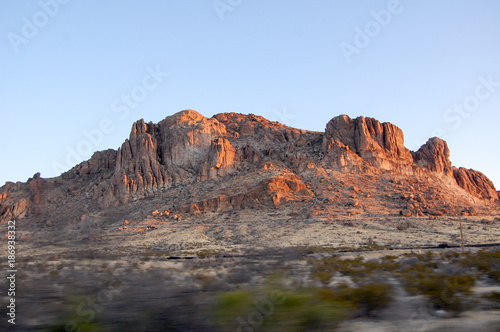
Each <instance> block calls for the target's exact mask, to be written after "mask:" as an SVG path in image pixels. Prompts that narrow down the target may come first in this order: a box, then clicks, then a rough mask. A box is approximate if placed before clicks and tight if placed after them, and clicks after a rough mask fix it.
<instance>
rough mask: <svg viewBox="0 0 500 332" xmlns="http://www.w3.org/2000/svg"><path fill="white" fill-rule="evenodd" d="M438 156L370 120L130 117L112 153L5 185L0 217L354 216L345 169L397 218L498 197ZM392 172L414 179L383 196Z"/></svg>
mask: <svg viewBox="0 0 500 332" xmlns="http://www.w3.org/2000/svg"><path fill="white" fill-rule="evenodd" d="M449 154H450V152H449V149H448V146H447V144H446V142H445V141H443V140H441V139H439V138H431V139H430V140H429V141H428V142H427V143H426V144H425V145H423V146H422V147H421V148H420V149H419V150H418V151H416V152H411V151H409V150H408V149H407V148H406V147H405V146H404V136H403V132H402V130H401V129H400V128H398V127H396V126H395V125H393V124H390V123H381V122H379V121H377V120H375V119H372V118H365V117H358V118H356V119H351V118H349V117H348V116H347V115H341V116H337V117H335V118H333V119H332V120H330V121H329V122H328V124H327V126H326V130H325V132H324V133H321V132H312V131H306V130H300V129H295V128H291V127H288V126H285V125H282V124H279V123H277V122H273V121H269V120H267V119H265V118H263V117H260V116H256V115H253V114H250V115H244V114H237V113H222V114H217V115H215V116H213V117H212V118H206V117H204V116H203V115H201V114H199V113H198V112H196V111H193V110H185V111H182V112H179V113H176V114H174V115H172V116H169V117H167V118H165V119H164V120H162V121H160V122H159V123H152V122H149V123H147V122H145V121H144V120H139V121H137V122H135V123H134V124H133V126H132V130H131V132H130V136H129V138H128V139H126V140H125V142H124V143H123V144H122V145H121V147H120V148H118V150H112V149H108V150H105V151H99V152H96V153H94V155H93V156H92V158H90V159H89V160H87V161H84V162H82V163H80V164H79V165H76V166H75V167H74V168H73V169H71V170H70V171H68V172H66V173H64V174H62V175H61V176H59V177H57V178H53V179H43V178H41V177H40V174H35V176H34V177H33V178H31V179H29V180H28V182H27V183H15V184H14V183H7V184H6V185H5V186H3V187H1V188H0V222H3V221H5V220H10V219H25V218H28V219H30V220H35V221H36V220H42V219H43V220H50V221H51V223H50V224H51V225H52V224H54V223H53V221H57V220H59V222H65V223H71V222H73V220H80V219H81V216H82V215H90V214H92V213H98V212H99V211H104V210H113V209H118V208H120V207H123V206H127V205H128V204H133V203H134V202H136V201H139V200H144V201H143V202H151V204H153V202H154V204H156V205H158V204H160V205H165V208H177V209H178V210H179V211H183V212H187V213H203V212H218V211H228V210H234V209H266V208H269V209H270V208H280V207H281V206H284V205H287V204H294V205H297V206H302V207H303V208H304V209H306V206H309V205H310V204H313V205H314V204H316V205H314V209H313V210H314V211H315V212H314V214H318V213H322V212H321V211H323V210H325V208H324V207H325V206H326V205H329V204H332V205H333V206H338V207H342V208H343V209H345V207H346V206H348V207H349V208H353V209H356V211H353V212H349V215H350V214H351V213H361V212H360V211H362V210H363V209H365V207H364V206H363V202H362V201H361V200H360V199H359V197H358V198H357V195H358V191H359V190H355V193H354V194H350V195H346V194H342V193H341V192H342V190H346V189H345V188H344V187H342V183H343V181H342V180H337V179H338V178H339V177H340V178H342V177H344V175H345V174H349V177H351V178H350V179H351V180H350V181H354V182H356V181H359V183H362V185H365V184H366V185H367V186H368V184H370V186H372V187H373V188H377V192H380V196H381V197H387V198H389V199H390V200H395V201H397V202H398V201H399V200H400V199H402V198H401V197H403V199H404V202H402V203H394V204H395V206H394V208H395V209H397V213H399V211H402V209H407V210H409V211H412V213H413V214H415V215H424V214H425V211H433V210H435V209H436V208H437V207H436V206H434V205H435V204H434V203H433V204H431V203H430V202H426V201H424V200H418V198H419V197H421V195H422V194H424V193H425V194H428V195H430V196H429V197H431V200H432V201H439V202H440V203H439V204H441V205H442V208H441V210H440V211H454V209H452V208H451V207H452V206H453V205H456V206H460V205H464V204H468V202H470V201H473V199H472V198H471V197H474V198H479V199H481V201H480V202H483V203H480V204H490V203H491V202H492V201H498V200H499V196H498V192H497V191H496V189H495V187H494V186H493V183H492V182H491V181H490V180H488V178H487V177H486V176H485V175H483V174H482V173H480V172H477V171H474V170H467V169H464V168H454V167H452V165H451V162H450V160H449ZM381 174H383V177H384V179H385V180H381V178H380V177H381V176H382V175H381ZM399 176H402V177H406V178H411V179H412V181H413V182H412V183H413V184H410V183H406V184H405V186H406V187H405V188H406V189H405V190H410V191H411V192H412V193H411V195H410V194H407V193H401V194H400V193H397V194H395V193H394V192H393V190H396V189H397V190H399V189H398V188H399V187H398V186H397V185H396V184H395V183H399V182H400V181H395V180H394V181H393V178H395V177H399ZM387 183H394V185H389V184H387ZM358 185H359V184H358ZM336 186H339V187H336ZM439 186H441V189H439ZM353 187H355V186H353ZM341 188H344V189H341ZM385 192H387V194H383V193H385ZM441 192H443V193H445V192H446V193H447V194H443V193H441ZM373 193H375V192H373ZM373 193H372V194H373ZM370 196H371V195H366V198H367V199H368V198H370ZM345 199H350V200H355V201H356V202H358V204H355V205H354V204H348V202H347V203H346V201H345ZM371 200H372V198H371V199H370V200H369V201H371ZM374 204H375V205H376V206H379V207H380V208H379V209H378V210H377V211H379V210H384V211H385V209H387V208H388V206H389V205H390V204H389V203H387V202H384V201H383V200H381V199H380V198H379V200H378V201H376V203H374ZM377 204H378V205H377ZM391 204H392V203H391ZM478 204H479V203H478ZM321 206H323V208H322V207H321ZM113 211H114V210H113ZM405 215H407V213H405ZM44 225H46V223H45V222H44Z"/></svg>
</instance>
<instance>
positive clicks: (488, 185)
mask: <svg viewBox="0 0 500 332" xmlns="http://www.w3.org/2000/svg"><path fill="white" fill-rule="evenodd" d="M453 177H454V178H455V180H456V181H457V183H458V185H459V186H460V187H462V188H464V189H465V190H466V191H467V192H469V193H471V194H472V195H474V196H476V197H479V198H484V199H488V200H492V201H494V200H499V199H500V196H499V195H498V192H497V191H496V189H495V186H494V185H493V182H491V181H490V179H488V178H487V177H486V176H485V175H484V174H483V173H481V172H479V171H475V170H473V169H465V168H463V167H460V168H456V167H454V168H453Z"/></svg>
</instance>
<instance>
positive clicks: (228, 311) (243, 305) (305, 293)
mask: <svg viewBox="0 0 500 332" xmlns="http://www.w3.org/2000/svg"><path fill="white" fill-rule="evenodd" d="M350 309H351V308H350V307H349V305H348V304H346V303H342V302H340V301H337V298H336V297H334V296H325V294H324V292H321V291H319V290H318V289H314V288H298V289H293V290H291V289H285V288H279V289H277V288H275V287H266V286H263V287H258V288H254V289H251V290H245V291H233V292H228V293H224V294H221V295H220V296H219V298H218V299H217V302H216V305H215V308H214V310H213V318H214V322H215V323H216V325H218V326H219V327H220V328H222V329H223V330H227V331H234V330H235V328H236V329H238V328H239V329H240V330H242V331H243V330H249V329H251V330H252V331H283V332H285V331H287V332H288V331H292V332H293V331H296V332H299V331H320V330H323V329H324V328H334V327H335V326H337V325H338V323H339V322H341V321H342V320H343V319H345V318H347V317H348V312H349V310H350ZM245 328H246V329H245Z"/></svg>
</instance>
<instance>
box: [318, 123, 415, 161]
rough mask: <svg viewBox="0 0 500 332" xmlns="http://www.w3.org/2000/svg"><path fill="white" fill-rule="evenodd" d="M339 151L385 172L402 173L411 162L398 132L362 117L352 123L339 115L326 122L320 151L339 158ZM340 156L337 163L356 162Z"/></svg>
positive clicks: (388, 125)
mask: <svg viewBox="0 0 500 332" xmlns="http://www.w3.org/2000/svg"><path fill="white" fill-rule="evenodd" d="M347 148H348V149H347ZM339 149H341V150H342V149H343V150H349V151H352V152H354V153H355V154H357V155H358V156H359V157H361V158H362V159H363V160H364V161H366V162H368V163H369V164H371V165H372V166H374V167H376V168H380V169H384V170H401V169H402V168H405V166H407V165H411V164H412V162H413V158H412V155H411V153H410V151H409V150H408V149H407V148H406V147H405V146H404V135H403V131H402V130H401V129H399V128H398V127H396V126H395V125H393V124H390V123H387V122H384V123H380V122H379V121H377V120H375V119H372V118H365V117H363V116H361V117H358V118H356V119H354V120H353V119H351V118H350V117H349V116H347V115H340V116H337V117H335V118H333V119H332V120H330V122H328V124H327V125H326V131H325V137H324V140H323V152H324V153H325V154H333V155H339V154H338V152H339V151H338V150H339ZM339 156H340V158H341V159H342V160H343V161H340V162H337V164H345V163H352V162H354V163H357V162H358V161H357V160H356V157H353V156H352V155H349V153H348V152H344V153H341V154H340V155H339Z"/></svg>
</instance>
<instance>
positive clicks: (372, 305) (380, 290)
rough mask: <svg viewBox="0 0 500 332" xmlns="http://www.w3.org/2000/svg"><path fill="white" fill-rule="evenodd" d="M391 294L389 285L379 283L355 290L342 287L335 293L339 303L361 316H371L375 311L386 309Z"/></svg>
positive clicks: (364, 285) (361, 286)
mask: <svg viewBox="0 0 500 332" xmlns="http://www.w3.org/2000/svg"><path fill="white" fill-rule="evenodd" d="M393 293H394V292H393V290H392V289H391V287H390V285H389V284H387V283H380V282H376V283H367V284H362V285H360V286H359V287H356V288H351V287H348V286H346V285H342V286H341V287H339V289H338V290H337V291H336V295H337V299H338V300H339V301H341V302H344V303H348V304H351V305H352V306H354V308H356V309H357V311H358V312H359V314H360V315H362V316H373V314H374V313H375V312H376V311H378V310H381V309H383V308H386V307H387V306H388V305H389V303H390V302H391V300H392V298H393Z"/></svg>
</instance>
